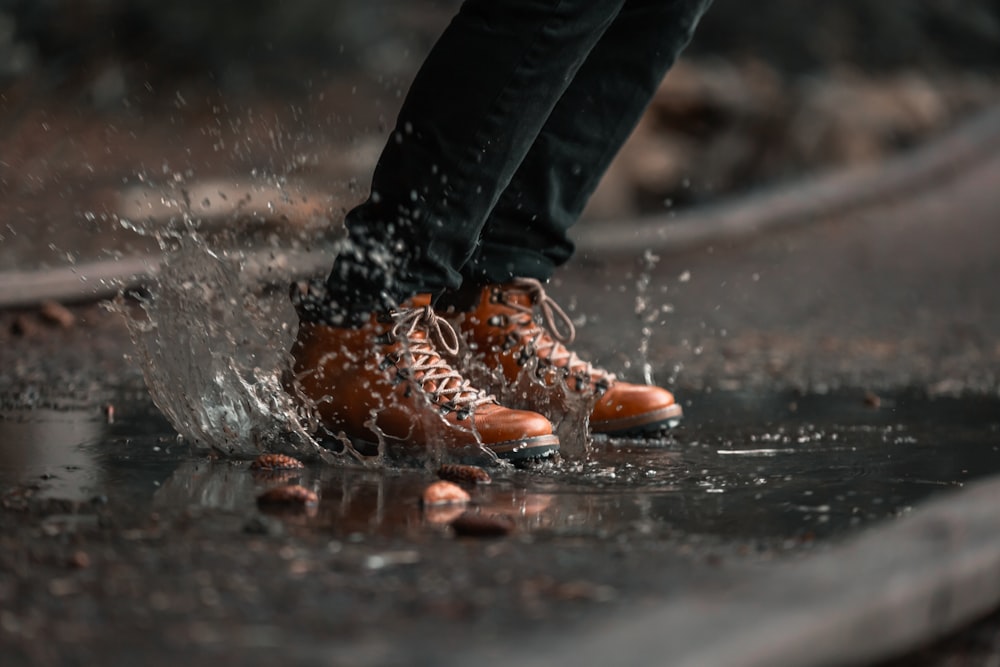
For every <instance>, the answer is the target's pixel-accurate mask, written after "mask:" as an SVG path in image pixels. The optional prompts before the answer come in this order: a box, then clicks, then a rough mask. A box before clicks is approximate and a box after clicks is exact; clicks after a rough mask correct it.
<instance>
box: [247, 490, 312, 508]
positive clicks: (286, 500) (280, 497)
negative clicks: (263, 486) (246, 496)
mask: <svg viewBox="0 0 1000 667" xmlns="http://www.w3.org/2000/svg"><path fill="white" fill-rule="evenodd" d="M318 504H319V496H317V495H316V494H315V493H314V492H313V491H310V490H309V489H307V488H306V487H304V486H300V485H298V484H289V485H287V486H276V487H274V488H273V489H268V490H267V491H265V492H264V493H262V494H260V495H259V496H257V506H258V507H275V508H298V507H303V508H310V507H316V505H318Z"/></svg>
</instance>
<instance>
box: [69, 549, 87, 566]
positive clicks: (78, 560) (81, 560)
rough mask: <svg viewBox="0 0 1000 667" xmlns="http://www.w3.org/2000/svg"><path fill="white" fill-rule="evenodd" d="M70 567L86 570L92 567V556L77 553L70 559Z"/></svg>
mask: <svg viewBox="0 0 1000 667" xmlns="http://www.w3.org/2000/svg"><path fill="white" fill-rule="evenodd" d="M69 565H70V567H75V568H78V569H80V570H84V569H86V568H88V567H90V556H88V555H87V552H85V551H75V552H73V555H72V556H70V559H69Z"/></svg>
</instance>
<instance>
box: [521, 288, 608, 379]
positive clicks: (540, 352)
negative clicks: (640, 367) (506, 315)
mask: <svg viewBox="0 0 1000 667" xmlns="http://www.w3.org/2000/svg"><path fill="white" fill-rule="evenodd" d="M508 289H509V290H510V291H517V292H522V293H525V294H527V295H528V297H529V298H530V300H531V305H530V306H524V305H521V304H519V303H510V302H505V304H506V305H507V306H508V307H510V308H512V309H514V310H515V311H517V312H518V313H519V315H518V317H517V319H513V320H512V321H513V323H514V324H515V325H516V326H517V328H518V329H519V331H520V334H519V335H520V337H521V339H522V340H525V339H528V341H527V347H528V348H529V349H530V350H533V351H534V353H535V354H536V355H537V356H538V358H539V360H541V361H543V362H545V363H547V364H551V365H553V366H555V367H556V368H563V369H567V370H569V371H570V372H572V373H574V374H576V375H578V376H585V377H587V378H588V379H589V380H590V381H591V382H593V383H594V384H595V385H598V387H599V388H603V389H607V388H608V387H610V386H611V384H612V383H613V382H614V381H615V376H614V374H613V373H609V372H608V371H606V370H604V369H603V368H595V367H594V366H592V365H591V364H590V363H589V362H586V361H584V360H583V359H581V358H580V357H579V356H577V354H576V352H573V351H571V350H569V349H568V348H567V347H566V345H568V344H572V342H573V340H574V339H575V338H576V327H574V326H573V321H572V320H571V319H570V318H569V315H567V314H566V311H565V310H563V309H562V308H561V307H560V306H559V304H557V303H556V302H555V301H554V300H553V299H552V298H551V297H550V296H549V295H548V294H546V293H545V288H543V287H542V283H541V282H540V281H538V280H536V279H534V278H515V279H514V280H513V281H511V282H510V283H509V287H508ZM536 306H537V308H538V310H539V311H540V312H541V315H542V326H541V327H539V326H538V325H537V324H536V322H535V312H534V308H535V307H536Z"/></svg>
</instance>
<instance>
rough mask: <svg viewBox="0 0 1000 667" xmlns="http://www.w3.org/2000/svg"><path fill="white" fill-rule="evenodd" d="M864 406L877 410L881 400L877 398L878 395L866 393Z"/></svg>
mask: <svg viewBox="0 0 1000 667" xmlns="http://www.w3.org/2000/svg"><path fill="white" fill-rule="evenodd" d="M865 405H867V406H868V407H870V408H877V407H879V406H881V405H882V399H881V398H880V397H879V395H878V394H876V393H874V392H871V391H866V392H865Z"/></svg>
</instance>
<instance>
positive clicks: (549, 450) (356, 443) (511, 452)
mask: <svg viewBox="0 0 1000 667" xmlns="http://www.w3.org/2000/svg"><path fill="white" fill-rule="evenodd" d="M319 441H320V444H322V445H323V446H324V447H326V448H327V449H329V450H331V451H334V452H336V453H338V454H339V453H341V452H343V451H344V443H343V442H342V441H340V440H339V439H337V438H335V437H323V438H320V439H319ZM350 442H351V446H352V447H353V448H354V450H355V451H356V452H358V454H361V455H362V456H365V457H374V456H378V453H379V447H378V443H377V442H372V441H369V440H362V439H359V438H350ZM486 449H488V450H490V451H492V452H493V453H494V454H496V455H497V457H498V458H501V459H504V460H506V461H511V462H515V461H528V460H531V459H544V458H548V457H551V456H554V455H555V454H556V453H558V451H559V437H558V436H556V435H539V436H535V437H531V438H521V439H518V440H508V441H506V442H498V443H494V444H492V445H489V446H487V447H486ZM415 450H416V451H419V452H422V451H425V450H422V449H420V448H415V447H413V445H412V444H409V443H406V442H402V441H400V442H396V441H391V442H390V443H389V446H388V453H387V458H388V459H389V460H390V461H392V462H393V463H413V464H419V463H421V462H422V459H421V457H420V456H419V454H418V453H416V451H415ZM465 451H466V450H456V456H455V460H456V461H457V462H460V463H469V464H474V465H484V464H487V463H488V461H485V460H484V459H485V458H486V457H485V456H484V455H483V454H482V452H475V451H473V448H471V447H470V448H467V451H468V453H464V452H465Z"/></svg>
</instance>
